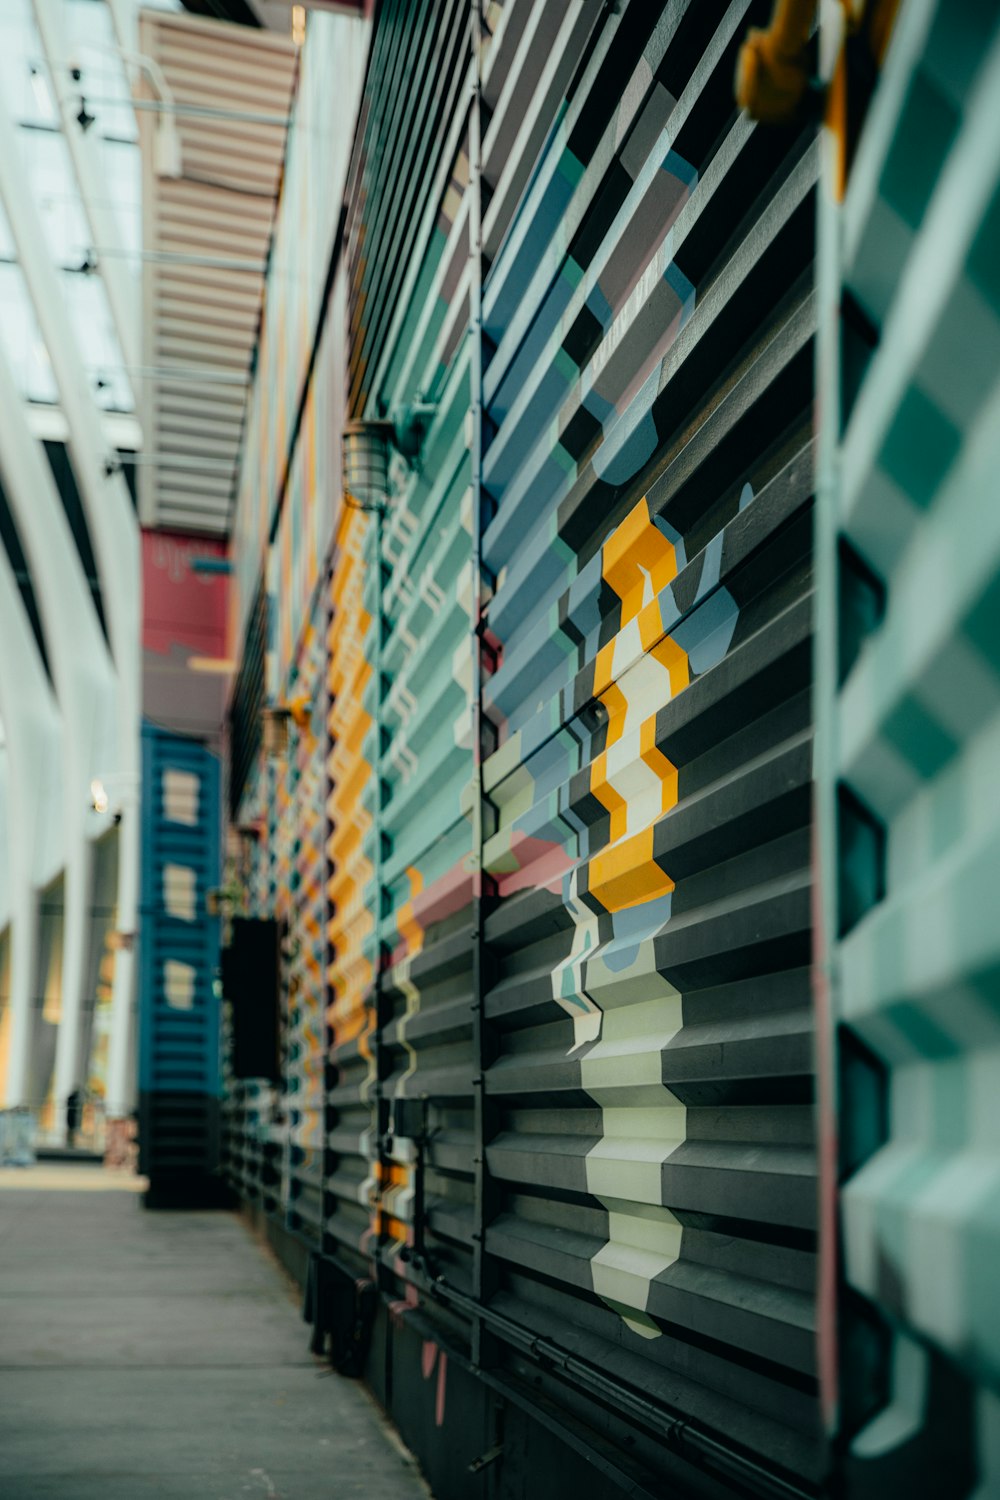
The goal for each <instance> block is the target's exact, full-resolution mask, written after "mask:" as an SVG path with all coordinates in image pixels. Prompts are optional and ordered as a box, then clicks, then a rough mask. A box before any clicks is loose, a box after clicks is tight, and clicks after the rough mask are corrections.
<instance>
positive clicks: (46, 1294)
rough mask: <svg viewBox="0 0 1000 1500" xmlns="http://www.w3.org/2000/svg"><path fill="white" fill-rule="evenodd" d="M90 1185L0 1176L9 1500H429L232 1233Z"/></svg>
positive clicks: (0, 1474)
mask: <svg viewBox="0 0 1000 1500" xmlns="http://www.w3.org/2000/svg"><path fill="white" fill-rule="evenodd" d="M47 1170H48V1171H50V1172H51V1174H52V1175H51V1178H50V1179H47V1177H46V1173H47ZM95 1171H96V1169H90V1168H85V1167H72V1168H66V1167H65V1166H62V1167H59V1168H51V1169H46V1168H44V1167H39V1168H36V1169H34V1170H33V1172H32V1177H33V1178H34V1179H35V1181H33V1182H32V1183H31V1185H30V1186H29V1185H28V1183H27V1182H26V1181H24V1184H23V1186H21V1185H20V1184H21V1181H23V1179H20V1180H19V1178H18V1174H17V1173H16V1171H15V1170H14V1169H10V1168H8V1169H5V1170H4V1171H3V1172H0V1495H2V1496H3V1500H141V1497H143V1496H146V1495H151V1496H169V1497H172V1500H181V1497H183V1500H252V1497H254V1496H258V1497H261V1500H361V1497H365V1500H427V1495H428V1493H429V1492H428V1491H427V1490H426V1488H425V1486H424V1485H423V1483H422V1482H421V1480H420V1478H419V1476H418V1474H417V1471H416V1468H415V1466H414V1463H413V1461H412V1459H411V1458H410V1457H409V1455H407V1454H406V1453H405V1452H404V1451H403V1450H402V1448H401V1447H400V1446H399V1445H398V1443H397V1442H396V1441H395V1440H394V1438H393V1436H392V1434H391V1432H390V1429H389V1428H388V1426H387V1424H386V1423H385V1422H384V1421H383V1420H382V1418H381V1416H380V1414H379V1412H378V1411H377V1408H376V1407H375V1406H374V1404H373V1403H372V1402H371V1400H370V1399H369V1398H368V1396H367V1395H366V1394H365V1392H364V1391H363V1389H362V1388H361V1387H360V1386H358V1385H356V1384H353V1383H352V1382H350V1381H347V1380H344V1379H342V1378H340V1377H339V1376H337V1375H333V1374H331V1373H330V1372H329V1371H328V1370H327V1369H326V1368H325V1367H324V1366H322V1365H321V1364H319V1363H318V1362H317V1361H316V1360H314V1359H313V1358H312V1357H311V1356H310V1355H309V1353H308V1350H307V1344H308V1329H307V1328H306V1326H305V1324H304V1323H302V1322H301V1321H300V1319H299V1316H298V1307H297V1301H296V1294H295V1293H294V1292H293V1290H292V1288H291V1286H290V1284H289V1282H288V1281H287V1280H286V1278H285V1277H284V1275H283V1273H282V1272H281V1271H280V1270H279V1269H278V1267H277V1266H276V1264H275V1263H274V1262H273V1261H272V1260H271V1259H270V1257H269V1256H268V1255H267V1253H266V1252H265V1251H264V1250H263V1249H261V1247H260V1246H259V1245H258V1244H257V1243H256V1242H255V1241H254V1240H253V1239H252V1238H251V1237H250V1235H249V1234H248V1232H247V1231H246V1229H245V1228H244V1227H243V1225H242V1224H241V1223H240V1221H239V1220H238V1219H237V1218H236V1217H235V1216H234V1215H232V1214H226V1213H172V1214H165V1213H149V1212H147V1211H145V1210H144V1209H143V1208H142V1206H141V1202H140V1200H139V1198H138V1196H137V1195H136V1193H135V1192H134V1191H129V1188H130V1186H131V1185H132V1184H133V1183H134V1179H128V1178H122V1177H120V1176H119V1177H115V1176H112V1175H111V1174H108V1175H107V1176H106V1177H102V1179H101V1182H103V1186H102V1185H100V1183H99V1182H98V1181H95V1180H94V1172H95ZM75 1172H79V1173H83V1174H85V1175H86V1177H87V1181H86V1183H84V1181H83V1178H82V1177H81V1179H80V1183H79V1187H73V1186H69V1187H67V1186H66V1185H65V1184H66V1182H67V1179H69V1180H70V1182H72V1176H73V1173H75ZM39 1174H42V1176H41V1182H40V1183H39V1180H38V1179H39ZM49 1181H51V1184H52V1185H51V1187H50V1186H49ZM15 1188H17V1189H18V1190H16V1191H15V1190H12V1189H15Z"/></svg>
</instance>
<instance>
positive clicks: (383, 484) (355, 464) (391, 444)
mask: <svg viewBox="0 0 1000 1500" xmlns="http://www.w3.org/2000/svg"><path fill="white" fill-rule="evenodd" d="M435 409H436V408H435V407H434V406H433V405H432V404H431V403H430V402H429V401H413V402H411V403H410V404H409V405H408V406H404V407H401V408H400V410H399V411H398V412H397V414H396V415H395V416H394V417H393V418H392V419H391V420H389V419H386V418H376V419H374V420H371V421H354V422H348V424H347V426H346V427H345V428H344V437H343V443H344V474H343V479H344V495H345V498H346V500H347V503H348V504H349V505H352V504H353V505H354V506H355V507H356V508H357V509H358V510H379V509H382V508H383V507H384V506H385V503H386V500H387V498H388V492H389V456H390V449H393V448H394V449H395V450H396V452H397V453H398V454H400V455H401V457H402V458H404V459H405V460H406V462H407V464H408V465H409V467H410V468H411V469H419V467H420V455H421V452H422V449H423V445H424V438H425V437H426V436H427V429H428V427H429V426H430V424H431V419H432V417H433V415H434V412H435Z"/></svg>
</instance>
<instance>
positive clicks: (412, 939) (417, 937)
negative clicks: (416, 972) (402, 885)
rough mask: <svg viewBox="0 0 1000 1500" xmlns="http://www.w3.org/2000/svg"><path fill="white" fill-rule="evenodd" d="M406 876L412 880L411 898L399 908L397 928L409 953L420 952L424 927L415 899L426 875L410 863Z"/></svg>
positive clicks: (422, 886)
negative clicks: (417, 913) (415, 909)
mask: <svg viewBox="0 0 1000 1500" xmlns="http://www.w3.org/2000/svg"><path fill="white" fill-rule="evenodd" d="M406 878H407V879H408V880H409V882H410V899H409V900H408V901H406V902H404V904H403V905H402V906H401V907H400V908H399V915H398V916H397V918H396V929H397V931H398V933H399V935H400V937H401V938H402V939H403V942H404V943H405V945H406V951H407V953H408V954H414V953H419V952H420V950H421V948H422V947H423V946H424V929H423V927H421V925H420V923H419V922H418V921H417V918H416V917H415V916H414V913H413V902H414V899H415V898H416V897H417V896H419V895H420V892H421V891H422V890H423V888H424V877H423V876H422V875H421V873H420V871H419V870H418V869H417V868H416V866H415V865H408V866H407V870H406Z"/></svg>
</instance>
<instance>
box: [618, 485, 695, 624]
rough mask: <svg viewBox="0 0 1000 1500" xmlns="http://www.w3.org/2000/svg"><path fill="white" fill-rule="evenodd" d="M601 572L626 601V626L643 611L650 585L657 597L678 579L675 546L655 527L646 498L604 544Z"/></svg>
mask: <svg viewBox="0 0 1000 1500" xmlns="http://www.w3.org/2000/svg"><path fill="white" fill-rule="evenodd" d="M601 571H602V573H603V575H604V577H605V579H606V580H607V582H608V583H609V584H610V585H611V587H612V588H613V589H614V591H615V593H616V594H617V595H618V597H619V599H620V600H621V601H622V624H623V625H627V624H628V622H629V621H630V620H634V619H635V617H636V615H637V614H638V613H639V611H640V610H641V609H642V607H643V601H644V599H645V595H646V588H647V581H648V583H649V584H651V585H652V590H653V594H654V596H655V595H657V594H658V593H659V592H660V590H661V589H665V588H666V586H667V584H668V583H670V582H671V580H672V579H674V578H676V576H677V554H676V552H675V551H674V547H673V543H672V542H668V541H667V538H666V537H665V536H664V535H663V532H662V531H660V530H659V528H658V527H657V526H654V524H653V522H652V520H651V519H650V515H649V503H648V501H647V500H646V497H645V496H643V498H642V499H641V500H640V501H638V503H637V504H636V505H634V506H633V507H632V509H631V510H630V511H629V513H628V515H627V516H626V517H625V519H624V521H622V523H621V525H620V526H618V527H616V528H615V530H614V532H613V533H612V535H611V536H610V537H609V538H608V540H607V541H606V542H605V544H604V550H603V553H602V557H601Z"/></svg>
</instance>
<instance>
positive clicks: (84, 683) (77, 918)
mask: <svg viewBox="0 0 1000 1500" xmlns="http://www.w3.org/2000/svg"><path fill="white" fill-rule="evenodd" d="M0 477H2V479H3V487H4V491H5V493H6V495H7V500H8V503H9V505H10V507H11V511H12V513H13V515H14V519H15V523H16V525H17V529H18V535H19V537H20V540H21V546H22V547H23V549H24V554H25V558H26V560H27V563H28V570H29V572H30V574H31V581H32V585H33V587H34V591H35V599H36V602H37V605H38V610H39V614H40V616H41V621H42V630H43V633H44V636H45V644H46V650H47V652H48V656H49V664H50V667H51V671H52V678H53V683H54V686H55V692H56V700H57V702H58V704H59V710H60V714H61V717H62V722H63V728H64V736H63V778H64V781H63V785H64V789H65V801H64V804H63V827H64V830H65V837H66V876H65V884H64V892H65V919H64V928H63V944H62V1008H61V1015H60V1023H59V1032H58V1036H57V1039H56V1061H55V1090H56V1100H57V1101H58V1102H59V1103H61V1102H62V1101H63V1100H65V1099H66V1098H67V1097H68V1095H69V1094H70V1093H71V1092H72V1091H73V1089H74V1088H75V1087H76V1085H77V1084H78V1082H79V1078H80V1068H81V1064H82V1058H81V1056H80V1036H81V1033H80V1020H81V1016H82V1014H83V1009H84V1005H85V1001H86V997H85V995H84V976H85V974H86V972H87V951H86V950H87V937H88V917H89V911H90V905H91V897H90V884H91V865H92V861H91V852H90V849H89V848H88V838H92V837H94V836H95V835H96V834H97V833H98V832H99V826H98V825H99V822H100V821H101V820H98V819H96V818H95V816H94V814H93V812H92V811H91V810H89V788H90V783H91V781H92V780H93V779H94V777H95V776H96V775H98V774H100V772H101V771H102V770H103V769H104V768H105V767H107V766H109V765H115V764H116V763H117V761H118V758H119V754H118V744H117V741H118V728H119V726H118V723H117V714H116V708H117V704H116V682H115V674H114V670H113V667H112V665H111V660H110V657H109V654H108V648H107V642H106V641H105V639H104V635H103V633H102V631H101V626H100V622H99V620H98V617H97V611H96V609H95V607H94V601H93V597H92V595H91V591H90V585H89V584H88V582H87V580H86V578H85V577H84V574H83V568H82V566H81V563H80V556H79V552H78V551H77V547H76V543H75V542H74V540H73V535H72V533H71V531H70V528H69V522H68V521H67V519H66V512H65V509H64V508H63V503H62V500H61V499H60V496H59V493H58V490H57V489H56V484H55V480H54V478H53V476H52V470H51V469H50V467H49V464H48V462H47V460H46V458H45V454H44V452H43V450H42V447H41V445H40V443H38V442H37V441H36V439H35V438H34V437H32V435H31V432H30V431H29V429H28V425H27V422H26V421H25V416H24V407H23V404H22V402H21V401H20V400H19V397H18V391H17V387H16V384H15V382H14V377H13V375H12V373H11V370H10V366H9V364H8V362H7V357H6V355H5V354H4V353H3V351H2V350H0Z"/></svg>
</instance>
